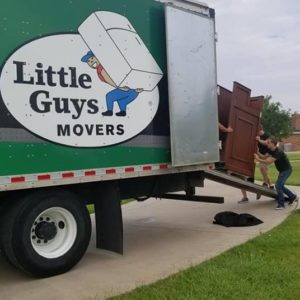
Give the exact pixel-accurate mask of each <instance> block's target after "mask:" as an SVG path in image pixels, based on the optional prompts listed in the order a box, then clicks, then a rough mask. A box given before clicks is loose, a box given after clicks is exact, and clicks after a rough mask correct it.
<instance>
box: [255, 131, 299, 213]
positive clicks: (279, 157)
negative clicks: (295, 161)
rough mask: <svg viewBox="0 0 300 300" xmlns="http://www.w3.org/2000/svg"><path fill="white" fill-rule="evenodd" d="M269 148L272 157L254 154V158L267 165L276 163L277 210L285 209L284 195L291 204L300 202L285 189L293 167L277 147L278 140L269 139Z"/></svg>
mask: <svg viewBox="0 0 300 300" xmlns="http://www.w3.org/2000/svg"><path fill="white" fill-rule="evenodd" d="M267 147H268V149H269V154H270V156H269V157H267V158H260V157H259V155H258V154H256V153H254V157H255V159H256V160H257V161H259V162H265V163H267V164H271V163H275V167H276V169H277V170H278V172H279V174H278V178H277V181H276V184H275V187H276V190H277V193H278V206H277V207H276V209H283V208H284V194H286V195H287V196H288V199H289V204H290V205H291V204H293V202H294V201H298V200H299V197H298V196H297V195H296V194H294V193H293V192H291V191H290V190H289V189H288V188H287V187H285V186H284V185H285V182H286V180H287V179H288V178H289V176H290V175H291V174H292V171H293V170H292V166H291V164H290V161H289V159H288V157H287V156H286V154H285V153H284V152H283V151H282V150H281V149H279V148H278V147H277V140H276V139H275V138H274V137H270V138H268V139H267Z"/></svg>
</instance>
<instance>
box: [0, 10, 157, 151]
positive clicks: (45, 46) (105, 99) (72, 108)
mask: <svg viewBox="0 0 300 300" xmlns="http://www.w3.org/2000/svg"><path fill="white" fill-rule="evenodd" d="M78 32H79V34H57V35H52V36H47V37H42V38H40V39H37V40H34V41H32V42H30V43H27V44H25V45H24V46H22V47H21V48H19V49H18V50H16V51H15V52H14V53H13V54H12V55H11V56H10V57H9V59H8V60H7V61H6V63H5V65H4V66H3V69H2V72H1V78H0V90H1V94H2V98H3V101H4V103H5V105H6V106H7V108H8V110H9V111H10V112H11V114H12V115H13V116H14V117H15V118H16V119H17V120H18V121H19V122H20V123H21V124H22V125H23V126H24V127H26V128H27V129H29V130H30V131H32V132H34V133H35V134H37V135H39V136H41V137H43V138H45V139H48V140H51V141H54V142H57V143H60V144H65V145H69V146H76V147H99V146H107V145H113V144H116V143H120V142H122V141H125V140H128V139H130V138H131V137H133V136H135V135H137V134H138V133H139V132H141V131H142V130H143V129H144V128H145V127H146V126H147V125H148V124H149V123H150V122H151V121H152V119H153V118H154V116H155V114H156V111H157V108H158V103H159V92H158V88H157V84H158V82H159V81H160V79H161V78H162V76H163V74H162V71H161V69H160V68H159V66H158V65H157V63H156V62H155V60H154V58H153V57H152V55H151V54H150V52H149V50H148V49H147V48H146V46H145V44H144V43H143V41H142V40H141V38H140V37H139V35H138V34H137V32H136V31H135V29H134V28H133V26H132V25H131V24H130V22H129V21H128V19H127V18H125V17H124V16H121V15H118V14H116V13H112V12H105V11H99V12H95V13H93V14H92V15H90V16H89V17H88V18H87V19H86V20H85V21H84V22H83V23H82V24H81V25H80V26H79V28H78Z"/></svg>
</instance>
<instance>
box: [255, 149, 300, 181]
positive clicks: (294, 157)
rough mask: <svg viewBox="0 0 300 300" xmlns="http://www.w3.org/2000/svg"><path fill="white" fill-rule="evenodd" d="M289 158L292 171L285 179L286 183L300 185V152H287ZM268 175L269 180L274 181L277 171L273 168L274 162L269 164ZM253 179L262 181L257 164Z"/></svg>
mask: <svg viewBox="0 0 300 300" xmlns="http://www.w3.org/2000/svg"><path fill="white" fill-rule="evenodd" d="M288 157H289V160H290V162H291V165H292V167H293V173H292V175H291V176H290V177H289V178H288V180H287V185H300V153H299V152H296V153H292V152H291V153H288ZM269 176H270V179H271V182H273V183H274V182H275V181H276V179H277V176H278V172H277V170H276V168H275V165H274V164H271V165H269ZM255 179H256V180H259V181H262V180H263V179H262V176H261V173H260V171H259V167H258V164H257V165H256V170H255Z"/></svg>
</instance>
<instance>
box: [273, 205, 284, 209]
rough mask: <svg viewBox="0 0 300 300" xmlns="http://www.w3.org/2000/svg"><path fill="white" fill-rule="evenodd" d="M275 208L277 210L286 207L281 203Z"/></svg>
mask: <svg viewBox="0 0 300 300" xmlns="http://www.w3.org/2000/svg"><path fill="white" fill-rule="evenodd" d="M275 209H276V210H281V209H285V207H284V206H281V205H278V206H276V207H275Z"/></svg>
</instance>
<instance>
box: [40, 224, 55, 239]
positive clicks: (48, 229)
mask: <svg viewBox="0 0 300 300" xmlns="http://www.w3.org/2000/svg"><path fill="white" fill-rule="evenodd" d="M35 234H36V236H37V238H38V239H41V240H47V241H49V240H52V239H53V238H54V237H55V236H56V234H57V228H56V226H55V223H54V222H47V221H42V222H40V223H38V224H37V225H36V228H35Z"/></svg>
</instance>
